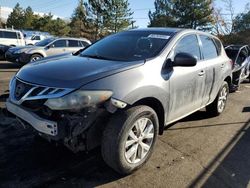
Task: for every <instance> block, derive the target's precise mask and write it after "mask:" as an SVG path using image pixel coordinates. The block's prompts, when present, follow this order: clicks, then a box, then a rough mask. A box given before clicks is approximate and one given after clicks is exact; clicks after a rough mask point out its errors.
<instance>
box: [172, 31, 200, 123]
mask: <svg viewBox="0 0 250 188" xmlns="http://www.w3.org/2000/svg"><path fill="white" fill-rule="evenodd" d="M180 52H184V53H189V54H191V55H193V56H194V57H196V58H197V64H196V65H195V66H192V67H178V66H174V67H173V70H172V73H171V76H170V79H169V81H170V113H169V120H168V121H169V122H170V121H174V120H177V119H180V118H182V117H184V116H186V115H188V114H190V113H192V112H194V111H195V110H197V109H199V108H200V107H201V105H202V100H203V93H204V90H205V66H204V64H203V63H202V61H201V52H200V45H199V42H198V38H197V36H196V35H195V34H189V35H185V36H184V37H182V38H181V39H180V40H179V41H178V42H177V44H176V45H175V47H174V48H173V51H172V52H171V53H170V57H169V58H170V59H172V61H173V59H174V57H175V55H176V54H177V53H180Z"/></svg>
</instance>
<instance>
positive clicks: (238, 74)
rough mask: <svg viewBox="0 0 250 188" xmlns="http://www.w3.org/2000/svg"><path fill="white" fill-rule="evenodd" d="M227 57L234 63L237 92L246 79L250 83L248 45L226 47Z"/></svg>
mask: <svg viewBox="0 0 250 188" xmlns="http://www.w3.org/2000/svg"><path fill="white" fill-rule="evenodd" d="M225 51H226V53H227V56H228V57H229V58H230V59H231V60H232V61H233V65H234V68H233V80H232V83H233V88H234V90H237V89H238V88H239V86H240V83H241V82H243V81H244V80H246V79H249V82H250V48H249V46H248V45H229V46H227V47H225Z"/></svg>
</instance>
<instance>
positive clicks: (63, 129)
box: [6, 100, 110, 152]
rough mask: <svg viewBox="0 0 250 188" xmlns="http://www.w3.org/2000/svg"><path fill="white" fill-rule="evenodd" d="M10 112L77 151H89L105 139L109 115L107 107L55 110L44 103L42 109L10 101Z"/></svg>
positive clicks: (40, 132)
mask: <svg viewBox="0 0 250 188" xmlns="http://www.w3.org/2000/svg"><path fill="white" fill-rule="evenodd" d="M6 107H7V109H8V111H9V112H11V113H12V114H14V115H15V116H17V117H18V118H20V120H22V121H23V123H24V124H28V125H30V126H31V127H33V128H34V129H35V130H36V131H38V133H39V135H40V136H42V137H43V138H45V139H47V140H49V141H56V142H60V143H63V144H64V145H65V146H66V147H68V148H69V149H70V150H72V151H73V152H78V151H87V150H91V149H92V148H94V147H96V146H98V145H99V144H100V143H101V136H102V131H103V129H104V127H105V125H106V122H107V120H108V118H109V114H110V113H109V112H108V111H107V110H106V109H105V108H104V107H90V108H86V109H82V110H80V111H77V112H76V111H74V112H73V111H72V112H71V111H51V110H50V109H48V108H47V107H45V106H43V107H41V108H39V110H34V109H29V108H26V107H24V106H21V105H16V104H14V103H12V102H11V101H10V100H8V101H7V102H6Z"/></svg>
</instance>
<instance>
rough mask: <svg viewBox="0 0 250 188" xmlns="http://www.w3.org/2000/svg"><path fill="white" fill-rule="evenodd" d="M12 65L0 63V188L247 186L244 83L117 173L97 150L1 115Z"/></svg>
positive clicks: (249, 162)
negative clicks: (138, 165) (218, 107)
mask: <svg viewBox="0 0 250 188" xmlns="http://www.w3.org/2000/svg"><path fill="white" fill-rule="evenodd" d="M17 70H18V66H16V65H13V64H11V63H7V62H3V61H2V62H0V107H1V108H0V111H1V113H0V187H4V188H6V187H13V188H14V187H95V186H100V187H171V188H172V187H174V188H178V187H213V188H217V187H218V188H222V187H232V188H236V187H237V188H239V187H242V188H245V187H250V170H249V169H250V157H249V156H250V129H249V125H250V84H249V83H243V84H242V86H241V88H240V91H239V92H236V93H232V94H230V96H229V100H228V104H227V107H226V110H225V112H224V113H223V114H222V115H221V116H219V117H209V116H208V115H207V114H206V113H205V111H199V112H196V113H194V114H193V115H191V116H189V117H187V118H185V119H183V120H181V121H179V122H177V123H175V124H173V125H171V126H169V127H168V128H166V130H165V132H164V134H163V135H162V136H159V137H158V142H157V146H156V148H155V151H154V154H153V155H152V157H151V159H150V160H149V161H148V163H147V164H146V165H145V166H144V167H143V168H142V169H140V170H138V171H137V172H135V173H134V174H132V175H129V176H120V175H118V174H117V173H115V172H114V171H113V170H112V169H110V168H109V167H108V166H107V165H105V163H104V162H103V160H102V158H101V154H100V148H97V149H95V150H93V151H91V152H89V153H87V154H86V153H78V154H73V153H71V152H70V151H68V150H67V149H65V148H64V147H62V146H56V145H54V144H50V143H48V142H46V141H44V140H42V139H39V137H36V136H34V133H33V131H32V129H31V128H29V127H25V128H24V127H22V125H20V124H19V123H18V122H17V121H16V120H15V119H13V118H6V116H5V115H4V114H5V108H4V101H5V99H6V97H7V96H8V82H9V79H10V78H11V76H13V75H14V74H15V72H16V71H17Z"/></svg>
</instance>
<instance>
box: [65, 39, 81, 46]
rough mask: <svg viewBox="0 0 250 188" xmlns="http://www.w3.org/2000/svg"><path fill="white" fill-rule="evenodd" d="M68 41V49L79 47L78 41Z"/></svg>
mask: <svg viewBox="0 0 250 188" xmlns="http://www.w3.org/2000/svg"><path fill="white" fill-rule="evenodd" d="M68 41H69V44H68V45H69V47H81V44H79V41H78V40H68Z"/></svg>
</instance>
